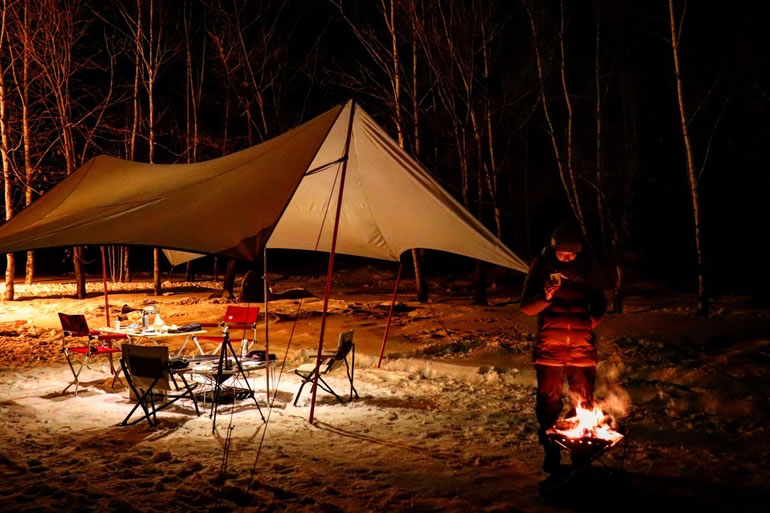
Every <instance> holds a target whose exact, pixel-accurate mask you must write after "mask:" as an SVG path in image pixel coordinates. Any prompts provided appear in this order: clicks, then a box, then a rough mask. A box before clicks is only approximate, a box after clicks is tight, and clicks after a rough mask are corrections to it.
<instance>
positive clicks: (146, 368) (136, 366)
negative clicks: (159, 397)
mask: <svg viewBox="0 0 770 513" xmlns="http://www.w3.org/2000/svg"><path fill="white" fill-rule="evenodd" d="M121 349H122V351H123V356H122V358H123V361H124V362H125V363H126V367H127V368H128V372H129V373H130V375H131V381H133V383H134V386H136V387H137V388H143V389H145V390H146V389H147V388H148V387H149V386H150V385H152V382H153V381H155V378H157V377H159V376H160V379H159V380H158V382H157V383H155V385H154V386H153V389H157V390H172V388H171V383H169V374H168V346H138V345H134V344H123V345H122V346H121Z"/></svg>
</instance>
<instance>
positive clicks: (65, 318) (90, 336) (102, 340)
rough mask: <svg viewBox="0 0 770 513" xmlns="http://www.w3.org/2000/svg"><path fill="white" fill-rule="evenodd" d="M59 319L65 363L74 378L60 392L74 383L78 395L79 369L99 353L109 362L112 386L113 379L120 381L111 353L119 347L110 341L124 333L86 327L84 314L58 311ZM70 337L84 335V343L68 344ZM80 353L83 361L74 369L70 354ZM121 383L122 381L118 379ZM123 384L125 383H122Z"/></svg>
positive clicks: (117, 350)
mask: <svg viewBox="0 0 770 513" xmlns="http://www.w3.org/2000/svg"><path fill="white" fill-rule="evenodd" d="M59 320H60V321H61V329H62V352H63V353H64V357H65V358H66V359H67V363H68V364H69V366H70V370H71V371H72V375H73V376H74V378H75V379H74V380H73V381H72V382H71V383H70V384H69V385H67V387H66V388H65V389H64V390H62V394H63V393H65V392H66V391H67V389H69V387H71V386H72V385H75V395H78V388H79V387H80V379H79V377H80V371H82V370H83V367H85V366H86V365H88V360H89V358H92V357H96V356H99V355H100V354H103V355H107V360H108V361H109V362H110V369H112V375H113V376H114V377H113V378H112V386H115V380H116V379H117V380H118V381H120V378H119V377H118V374H117V372H116V371H115V365H113V363H112V355H113V354H114V353H119V352H120V349H117V348H114V347H112V341H113V340H116V339H124V338H126V336H125V335H121V334H112V333H101V332H99V331H97V330H91V329H88V323H87V322H86V317H85V315H67V314H63V313H59ZM71 337H86V340H83V341H82V343H84V344H85V345H77V346H70V345H68V342H70V341H71ZM72 353H74V354H82V355H83V363H81V364H80V367H79V368H78V370H77V371H75V367H74V366H73V365H72V359H71V358H70V354H72ZM120 384H121V385H123V382H122V381H120ZM123 386H125V385H123Z"/></svg>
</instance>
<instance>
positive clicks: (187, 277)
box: [184, 261, 195, 281]
mask: <svg viewBox="0 0 770 513" xmlns="http://www.w3.org/2000/svg"><path fill="white" fill-rule="evenodd" d="M184 281H195V273H194V272H193V268H192V261H190V262H187V264H186V265H185V269H184Z"/></svg>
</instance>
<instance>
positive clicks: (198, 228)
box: [0, 102, 527, 271]
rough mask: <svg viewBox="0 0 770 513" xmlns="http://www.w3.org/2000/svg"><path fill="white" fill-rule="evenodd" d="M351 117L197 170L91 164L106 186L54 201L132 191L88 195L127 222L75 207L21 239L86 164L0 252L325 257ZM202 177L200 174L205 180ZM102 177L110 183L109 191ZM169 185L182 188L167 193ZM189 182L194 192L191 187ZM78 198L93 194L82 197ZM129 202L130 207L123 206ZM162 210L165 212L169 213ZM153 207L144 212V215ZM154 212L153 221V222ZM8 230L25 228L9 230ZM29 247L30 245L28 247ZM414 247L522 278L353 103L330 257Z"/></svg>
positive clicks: (514, 263) (506, 253) (5, 233)
mask: <svg viewBox="0 0 770 513" xmlns="http://www.w3.org/2000/svg"><path fill="white" fill-rule="evenodd" d="M350 112H351V102H348V103H347V104H346V105H345V106H344V107H342V111H341V112H340V107H338V108H336V109H333V110H331V111H329V112H327V113H326V114H324V115H322V116H319V117H318V118H316V119H314V120H312V121H310V122H308V123H306V124H304V125H301V126H300V127H298V128H296V129H294V130H292V131H290V132H288V133H286V134H284V135H283V136H280V137H278V138H276V139H272V140H270V141H267V142H265V143H263V144H260V145H258V146H255V147H253V148H250V149H248V150H244V151H242V152H239V153H236V154H234V155H230V156H228V157H224V158H221V159H216V160H212V161H208V162H204V163H201V164H185V165H174V166H148V165H146V164H137V163H134V162H125V161H121V160H117V159H110V158H108V157H98V158H97V159H94V161H91V162H90V163H89V164H93V165H95V164H96V163H98V164H100V166H99V176H101V175H104V176H105V179H103V180H102V181H99V180H98V176H94V177H93V178H94V179H93V181H91V182H86V180H79V181H78V183H71V185H68V186H67V193H66V194H63V193H58V196H59V197H62V196H64V197H67V196H69V195H70V194H72V195H74V194H75V193H76V191H77V189H80V188H84V187H87V188H88V190H93V191H103V190H105V189H107V190H109V189H110V188H112V187H114V188H116V189H117V188H118V185H117V184H118V183H131V184H132V186H131V189H132V190H134V193H133V195H131V196H127V195H126V194H123V193H121V194H120V195H119V197H116V196H115V195H110V194H104V193H101V194H97V198H99V199H100V205H101V207H100V208H101V209H104V210H110V211H116V210H117V209H119V208H120V205H126V206H125V207H123V210H122V211H121V212H122V213H121V214H118V215H117V219H118V220H125V222H123V223H121V224H115V223H113V222H105V221H106V219H103V218H104V214H103V213H102V212H101V211H100V210H98V209H95V208H92V207H87V206H86V204H82V203H81V205H80V208H78V205H77V204H75V203H72V205H71V208H70V209H68V211H67V212H59V210H58V209H56V215H55V216H54V217H51V216H44V217H41V216H39V215H36V216H27V217H26V219H29V220H30V221H32V222H33V223H34V225H33V226H38V225H39V227H40V228H39V229H41V230H43V229H44V234H43V238H44V239H45V241H46V242H45V243H44V244H37V241H38V240H43V239H41V238H40V235H37V232H30V229H31V228H33V227H31V226H29V223H30V221H26V222H24V223H23V224H22V221H25V220H24V219H23V217H24V215H25V214H27V213H28V212H30V211H32V210H33V209H35V207H36V205H37V204H38V203H41V202H43V201H44V200H47V198H48V197H49V196H51V195H52V194H54V193H55V192H56V191H57V189H60V188H62V187H63V186H65V185H66V184H67V182H68V181H70V182H71V180H72V178H73V177H75V175H78V174H79V173H80V174H82V172H83V169H85V168H87V167H88V164H87V165H86V166H84V168H81V169H80V170H78V171H77V172H76V173H75V174H73V176H72V177H70V178H68V179H67V180H65V181H64V182H62V184H60V185H58V186H57V187H55V188H54V189H52V190H51V192H49V193H48V194H46V195H45V196H44V197H43V198H41V199H40V200H38V201H37V202H36V203H35V204H33V205H32V206H30V207H29V208H28V209H26V210H25V211H23V212H22V213H21V214H19V216H18V217H17V218H15V219H12V220H11V221H10V222H9V223H8V225H7V226H4V227H0V252H5V251H20V250H22V249H32V248H37V247H49V246H64V245H72V244H104V243H107V244H109V243H121V244H145V245H157V246H161V247H166V248H174V249H180V250H187V251H195V252H199V253H221V252H225V253H226V254H229V255H232V256H238V257H241V258H249V259H253V258H254V257H255V256H256V254H257V253H256V252H257V251H259V249H260V248H261V247H262V246H261V243H262V242H263V241H264V237H265V236H268V235H269V241H268V244H267V247H268V248H289V249H305V250H318V251H329V249H330V247H331V236H332V230H333V227H334V219H335V214H336V205H337V203H336V201H337V194H338V191H339V183H340V170H341V167H342V164H341V162H340V159H341V157H342V156H343V155H344V149H345V139H346V135H347V129H348V125H349V120H350ZM338 114H339V115H338ZM237 156H242V157H240V159H239V160H237V161H233V162H232V163H231V162H230V161H229V160H228V159H233V158H235V157H237ZM100 159H106V160H100ZM311 159H312V160H311ZM329 164H332V165H329ZM135 170H136V172H137V173H140V176H139V177H138V178H134V172H135ZM191 175H194V176H195V177H192V176H191ZM205 176H208V177H209V178H208V179H206V180H204V177H205ZM303 176H304V178H303ZM107 177H113V178H112V179H110V180H109V183H107V182H106V180H107ZM224 177H226V178H227V179H223V178H224ZM153 178H154V180H155V181H162V183H163V184H167V185H166V186H164V187H163V193H161V192H160V191H156V193H155V194H153V192H152V189H153V187H152V185H148V184H147V183H145V180H148V181H149V182H150V183H152V181H153ZM300 180H301V182H300ZM139 181H142V183H145V185H144V187H142V188H140V187H138V186H135V185H134V184H137V183H138V182H139ZM175 183H179V184H181V185H177V186H174V184H175ZM191 184H199V185H196V186H195V187H194V191H193V190H192V189H193V187H191ZM75 186H77V189H76V188H75ZM225 187H226V189H225ZM295 188H296V192H295ZM188 189H190V193H185V194H184V195H183V196H182V195H181V193H176V192H172V191H183V190H188ZM292 193H293V196H292ZM81 194H82V195H86V194H89V195H90V193H89V192H88V191H83V192H82V193H81ZM198 197H200V198H199V199H198ZM129 198H133V199H134V201H135V203H137V204H136V205H134V204H132V203H129V201H128V199H129ZM140 198H141V199H140ZM154 202H157V206H156V203H154ZM287 202H288V206H286V203H287ZM48 203H52V202H48ZM91 203H93V201H92V202H91ZM284 207H285V211H284V212H283V214H281V211H282V210H283V209H284ZM53 208H55V205H53ZM37 210H38V211H39V210H41V209H37ZM169 210H170V211H171V213H169V212H166V211H169ZM150 211H151V212H152V215H151V216H146V215H145V213H146V212H150ZM164 213H165V215H164ZM65 214H66V216H67V217H72V218H73V220H72V221H65V222H58V223H57V222H56V218H58V217H62V216H64V215H65ZM112 215H115V214H112ZM156 216H161V217H160V219H157V220H156V219H155V217H156ZM94 217H99V219H94ZM279 217H280V220H278V224H277V226H275V229H274V231H273V232H272V235H270V229H271V227H273V226H274V223H275V220H277V219H279ZM158 221H161V222H158ZM14 223H16V226H18V227H22V226H27V228H23V229H20V228H14ZM52 223H53V224H52ZM79 224H83V225H85V226H84V227H83V229H79V228H78V225H79ZM95 226H98V227H99V231H98V235H97V234H96V233H92V234H91V235H92V236H91V237H90V238H87V237H85V234H86V233H90V232H92V230H91V228H90V227H95ZM44 227H45V228H44ZM9 228H14V229H13V230H10V231H9V230H8V229H9ZM17 232H18V233H23V234H32V233H34V235H35V237H34V239H33V238H31V237H30V236H29V235H24V236H23V237H22V238H21V239H18V238H14V234H16V233H17ZM151 234H152V235H151ZM74 235H77V237H74ZM10 241H13V244H11V243H10ZM30 242H35V243H36V245H33V246H30V245H29V244H30ZM228 244H229V245H228ZM411 248H426V249H436V250H441V251H448V252H451V253H456V254H460V255H465V256H468V257H472V258H478V259H481V260H484V261H487V262H491V263H495V264H499V265H501V266H504V267H509V268H512V269H517V270H520V271H526V269H527V266H526V264H525V263H524V262H523V261H522V260H521V259H519V258H518V257H517V256H516V255H515V254H513V252H511V251H510V250H509V249H508V248H506V247H505V246H504V245H503V244H502V243H501V242H500V241H499V240H498V239H497V238H496V237H495V236H494V235H492V234H491V233H490V232H489V230H487V229H486V228H485V227H484V226H483V225H482V224H481V223H480V222H479V221H477V220H476V219H475V218H474V217H473V216H472V215H471V214H470V213H469V212H468V211H467V210H466V209H465V208H463V207H462V206H461V205H460V204H459V203H458V202H457V201H456V200H455V199H454V198H453V197H452V196H451V195H450V194H448V193H447V192H446V191H445V190H444V189H443V188H442V187H441V186H440V185H439V184H438V183H437V182H436V181H435V180H434V179H433V178H431V176H430V175H429V174H428V172H427V171H426V170H425V169H423V168H422V167H421V166H420V165H419V164H418V163H417V162H416V161H415V160H414V159H412V158H411V157H410V156H409V155H407V154H406V153H405V152H404V151H403V150H401V148H399V146H398V144H396V142H395V141H393V139H391V138H390V137H389V136H388V135H387V134H386V133H385V131H384V130H383V129H382V128H381V127H380V126H378V125H377V124H376V123H375V122H374V121H373V120H372V119H371V117H369V115H367V114H366V113H365V112H364V111H363V110H362V109H361V108H360V107H359V106H356V108H355V114H354V119H353V125H352V135H351V145H350V153H349V158H348V166H347V176H346V179H345V190H344V193H343V204H342V212H341V215H340V227H339V234H338V241H337V248H336V250H337V252H339V253H345V254H350V255H359V256H365V257H371V258H377V259H383V260H391V261H397V260H398V259H399V256H400V255H401V253H403V252H404V251H406V250H408V249H411ZM167 255H168V256H169V257H170V259H171V260H172V262H173V263H180V262H182V261H184V260H185V259H189V258H190V257H191V255H189V254H186V253H179V252H168V253H167Z"/></svg>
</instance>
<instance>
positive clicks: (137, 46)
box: [122, 0, 142, 283]
mask: <svg viewBox="0 0 770 513" xmlns="http://www.w3.org/2000/svg"><path fill="white" fill-rule="evenodd" d="M134 30H135V32H134V89H133V94H132V98H131V104H132V107H133V109H132V110H133V115H132V117H131V132H130V137H131V138H130V140H129V145H128V160H134V159H135V158H136V136H137V132H138V129H139V83H140V80H141V76H142V60H141V56H142V0H136V27H135V29H134ZM122 260H123V273H122V275H123V280H125V281H126V282H129V283H130V282H131V248H130V247H129V246H123V259H122Z"/></svg>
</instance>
